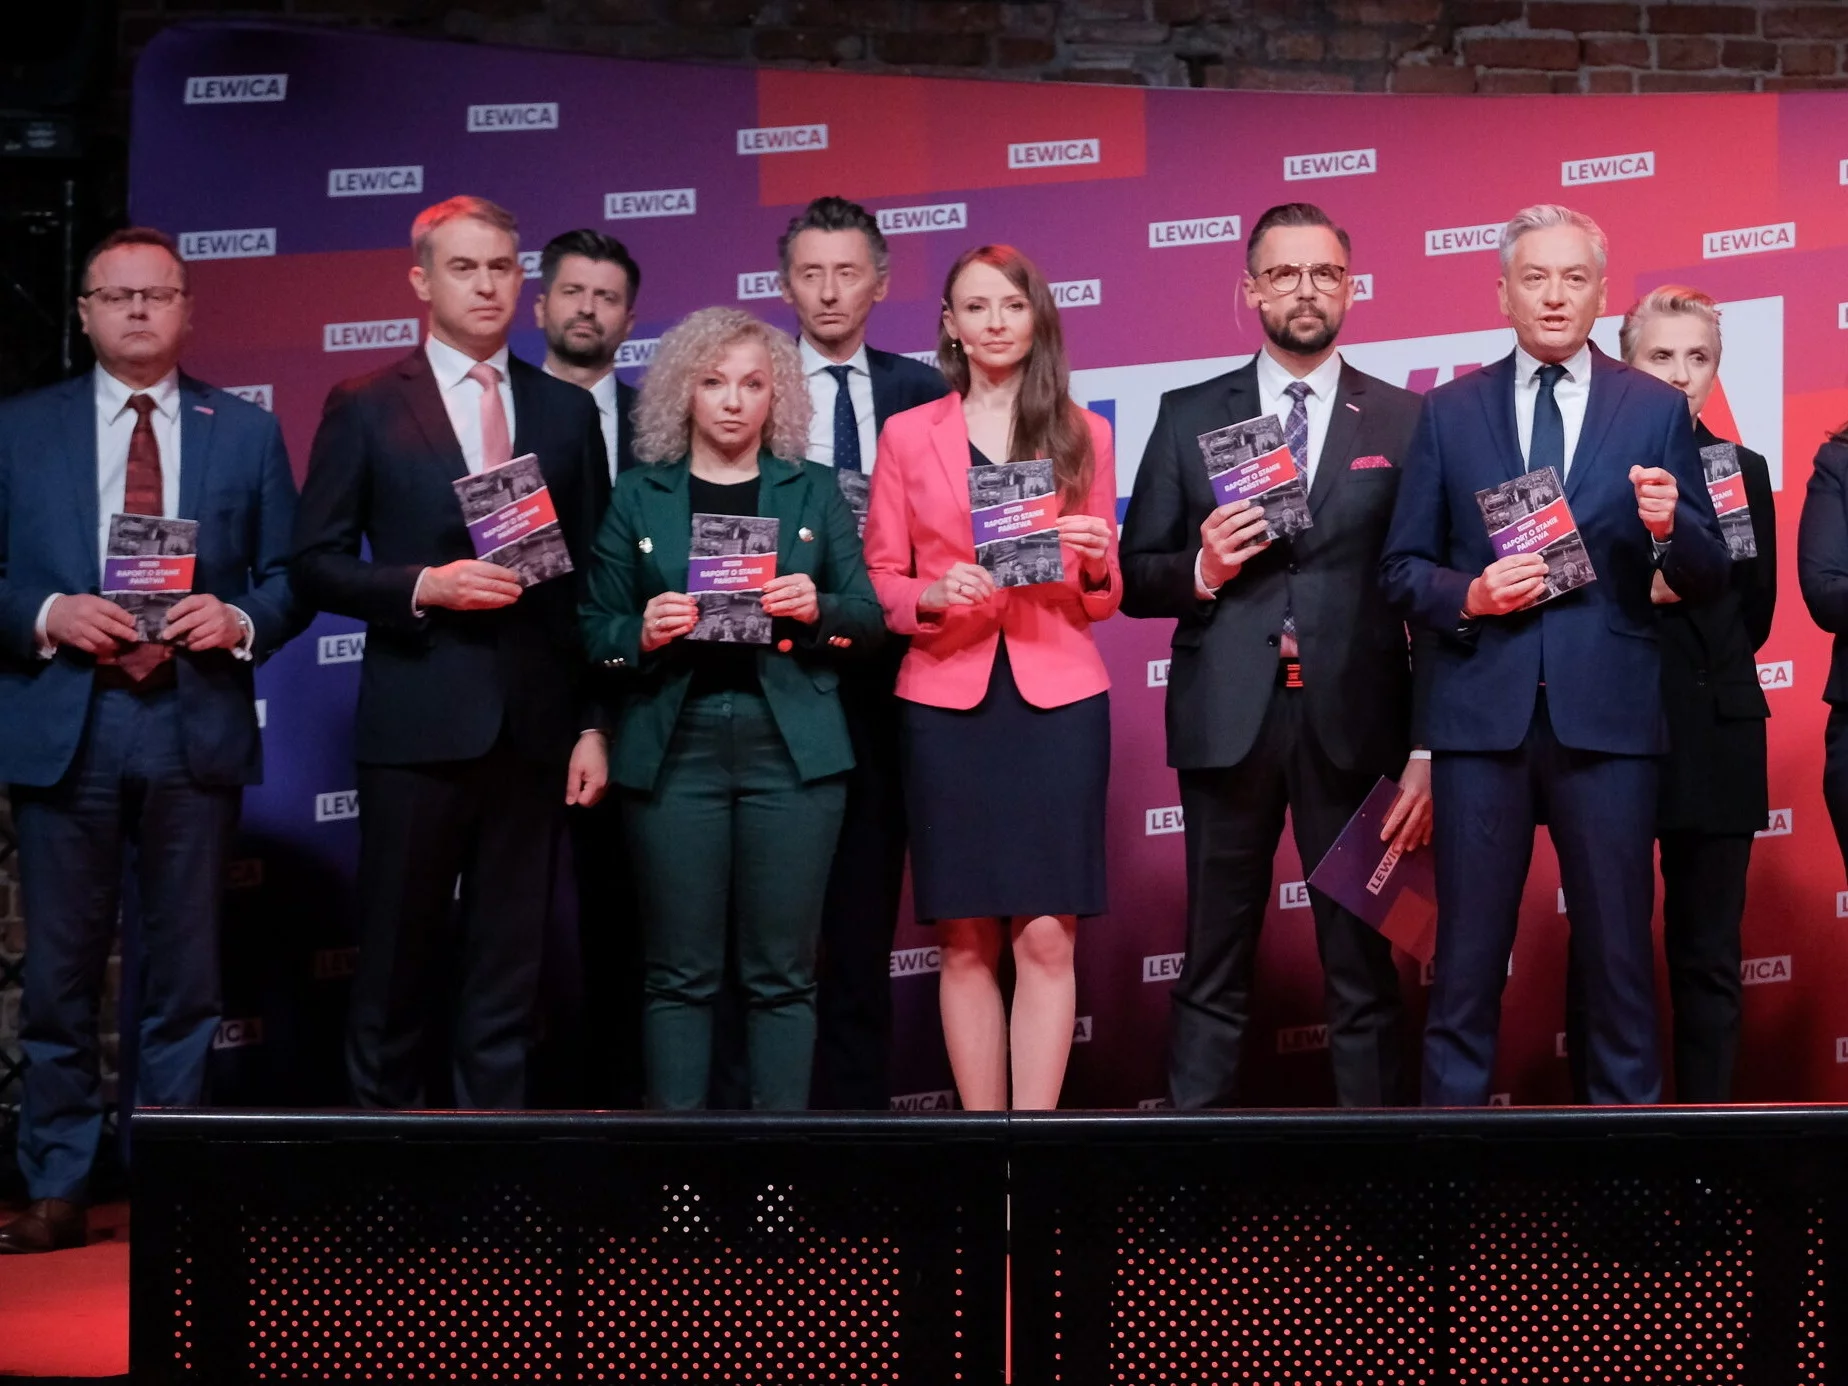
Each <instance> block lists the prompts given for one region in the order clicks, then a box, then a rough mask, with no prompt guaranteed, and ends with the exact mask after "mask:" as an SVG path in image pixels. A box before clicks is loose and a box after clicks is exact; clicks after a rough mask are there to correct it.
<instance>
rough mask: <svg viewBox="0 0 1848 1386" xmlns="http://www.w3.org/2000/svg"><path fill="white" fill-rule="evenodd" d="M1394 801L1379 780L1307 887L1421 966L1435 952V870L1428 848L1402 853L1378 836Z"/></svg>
mask: <svg viewBox="0 0 1848 1386" xmlns="http://www.w3.org/2000/svg"><path fill="white" fill-rule="evenodd" d="M1398 797H1399V786H1398V785H1396V784H1394V783H1393V782H1392V781H1391V780H1389V779H1386V778H1385V777H1384V776H1382V777H1381V778H1380V782H1379V783H1378V784H1376V785H1374V786H1373V789H1372V791H1371V792H1370V793H1369V794H1368V795H1367V797H1366V799H1365V800H1364V801H1362V803H1361V806H1360V807H1359V808H1358V809H1356V810H1355V811H1354V816H1353V817H1352V818H1350V819H1348V824H1347V826H1346V827H1345V828H1343V829H1342V830H1341V836H1340V837H1338V838H1336V839H1335V845H1334V846H1333V847H1330V848H1329V849H1328V855H1326V856H1325V857H1323V858H1322V860H1321V861H1320V862H1319V863H1318V864H1317V866H1316V868H1315V870H1314V871H1312V872H1310V873H1309V884H1310V885H1312V886H1314V887H1315V888H1316V889H1317V890H1319V891H1321V892H1322V894H1324V895H1326V896H1328V898H1329V899H1331V900H1333V901H1334V902H1335V903H1336V904H1337V905H1340V906H1341V907H1342V908H1343V909H1345V910H1347V911H1348V912H1349V913H1351V914H1354V915H1357V916H1359V917H1360V918H1361V919H1362V920H1364V921H1365V922H1366V923H1367V924H1368V925H1369V926H1371V927H1372V928H1373V929H1376V930H1377V931H1378V932H1379V933H1380V934H1381V935H1382V936H1384V937H1385V939H1386V940H1387V941H1388V942H1389V943H1391V944H1392V945H1393V947H1395V948H1397V949H1398V950H1399V951H1400V952H1402V953H1409V954H1410V955H1411V956H1412V957H1414V958H1416V959H1418V961H1419V962H1421V963H1428V962H1430V961H1431V956H1432V954H1433V953H1434V952H1435V951H1436V949H1437V868H1436V865H1435V860H1434V858H1433V856H1432V853H1431V849H1430V848H1429V847H1419V848H1415V849H1414V850H1412V851H1410V852H1401V851H1400V850H1399V849H1398V848H1397V847H1396V846H1394V845H1393V843H1392V842H1391V841H1389V840H1382V838H1381V837H1380V832H1381V830H1382V829H1383V828H1384V826H1385V823H1386V815H1387V814H1389V813H1391V812H1392V806H1393V803H1394V801H1395V800H1397V799H1398Z"/></svg>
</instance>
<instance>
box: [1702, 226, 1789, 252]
mask: <svg viewBox="0 0 1848 1386" xmlns="http://www.w3.org/2000/svg"><path fill="white" fill-rule="evenodd" d="M1796 246H1797V224H1796V222H1794V221H1780V222H1774V223H1773V224H1771V225H1770V226H1742V227H1740V228H1739V229H1738V230H1736V231H1709V232H1708V233H1707V234H1706V235H1705V236H1703V237H1702V238H1701V243H1700V254H1701V258H1702V259H1703V260H1719V259H1724V258H1725V257H1726V256H1728V255H1760V254H1763V253H1764V252H1765V251H1767V250H1795V249H1796Z"/></svg>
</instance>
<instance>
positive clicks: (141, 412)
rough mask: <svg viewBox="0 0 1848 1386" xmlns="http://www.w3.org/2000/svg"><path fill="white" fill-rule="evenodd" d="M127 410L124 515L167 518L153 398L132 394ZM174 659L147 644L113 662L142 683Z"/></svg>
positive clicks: (170, 652)
mask: <svg viewBox="0 0 1848 1386" xmlns="http://www.w3.org/2000/svg"><path fill="white" fill-rule="evenodd" d="M128 407H129V408H130V409H133V410H134V411H135V431H134V432H133V433H131V434H129V435H128V476H127V478H126V479H125V481H124V483H123V487H122V512H123V513H124V514H127V515H165V514H166V513H167V502H166V492H165V489H164V488H163V487H162V485H161V477H160V439H158V438H156V437H155V436H154V421H153V415H154V397H153V396H152V395H130V396H129V397H128ZM172 658H173V647H172V646H171V645H161V644H157V643H155V642H153V641H148V642H144V643H142V644H139V645H131V646H129V647H128V648H127V649H126V650H123V651H122V652H121V653H120V654H118V655H117V656H115V658H114V660H113V662H114V663H115V664H117V665H119V666H120V667H121V669H122V672H123V673H125V674H127V675H128V676H129V677H130V678H132V679H134V680H135V682H137V683H139V682H141V680H143V679H145V678H146V677H147V676H148V675H149V674H151V673H153V672H154V671H155V670H156V669H158V668H159V667H160V666H161V665H162V664H164V663H165V662H166V661H167V660H169V659H172ZM105 662H110V661H105Z"/></svg>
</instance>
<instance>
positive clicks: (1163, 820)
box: [1142, 804, 1187, 837]
mask: <svg viewBox="0 0 1848 1386" xmlns="http://www.w3.org/2000/svg"><path fill="white" fill-rule="evenodd" d="M1142 821H1143V829H1142V832H1143V836H1145V837H1160V836H1161V835H1162V834H1163V833H1179V832H1185V831H1186V830H1187V824H1186V823H1185V822H1184V821H1183V820H1182V817H1181V806H1180V805H1179V804H1176V805H1174V806H1173V807H1172V808H1152V809H1144V810H1143V811H1142Z"/></svg>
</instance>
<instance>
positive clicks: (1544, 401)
mask: <svg viewBox="0 0 1848 1386" xmlns="http://www.w3.org/2000/svg"><path fill="white" fill-rule="evenodd" d="M1537 374H1538V375H1539V377H1540V394H1539V397H1538V398H1536V399H1535V400H1534V433H1533V437H1532V438H1530V439H1529V440H1528V443H1527V470H1528V471H1530V472H1537V471H1539V470H1540V469H1541V468H1542V467H1551V468H1553V469H1554V470H1555V471H1557V472H1558V473H1559V479H1560V480H1561V481H1562V482H1563V481H1564V480H1565V479H1566V421H1565V419H1564V418H1563V417H1562V416H1561V415H1560V412H1559V401H1558V400H1557V399H1555V398H1554V397H1553V387H1554V386H1555V385H1557V384H1559V382H1560V381H1561V380H1562V379H1564V378H1565V374H1566V368H1565V367H1564V366H1542V367H1541V368H1540V369H1539V371H1538V372H1537Z"/></svg>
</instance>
